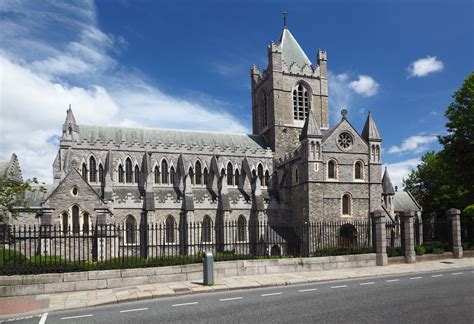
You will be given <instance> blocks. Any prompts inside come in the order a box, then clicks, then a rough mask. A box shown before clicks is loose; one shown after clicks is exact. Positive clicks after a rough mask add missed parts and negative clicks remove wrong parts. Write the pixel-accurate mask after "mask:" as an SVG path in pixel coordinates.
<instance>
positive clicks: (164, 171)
mask: <svg viewBox="0 0 474 324" xmlns="http://www.w3.org/2000/svg"><path fill="white" fill-rule="evenodd" d="M161 183H162V184H167V183H168V162H166V160H165V159H163V161H161Z"/></svg>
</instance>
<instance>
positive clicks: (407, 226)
mask: <svg viewBox="0 0 474 324" xmlns="http://www.w3.org/2000/svg"><path fill="white" fill-rule="evenodd" d="M400 214H401V215H400V218H401V221H402V227H403V231H402V233H403V236H402V240H403V245H402V246H403V247H404V251H403V252H404V255H405V261H406V263H415V262H416V254H415V237H414V224H413V217H414V216H415V211H413V210H404V211H402V212H401V213H400Z"/></svg>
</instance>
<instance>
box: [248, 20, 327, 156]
mask: <svg viewBox="0 0 474 324" xmlns="http://www.w3.org/2000/svg"><path fill="white" fill-rule="evenodd" d="M316 62H317V64H316V65H314V64H312V63H311V61H310V60H309V58H308V57H307V56H306V54H305V52H304V51H303V49H302V48H301V46H300V45H299V44H298V42H297V41H296V39H295V38H294V37H293V35H292V34H291V32H290V31H289V29H288V28H287V26H286V19H285V24H284V26H283V31H282V34H281V37H280V40H279V42H278V43H273V42H272V43H270V44H269V45H268V66H267V68H266V69H265V70H263V71H262V72H261V71H260V70H259V69H258V67H257V66H255V65H253V66H252V68H251V71H250V76H251V82H252V128H253V134H255V135H263V136H264V137H265V138H266V140H267V141H268V143H269V144H270V146H271V149H272V150H273V151H274V152H275V158H279V157H282V156H284V155H285V153H289V152H292V151H293V150H294V149H296V147H298V145H299V144H300V141H299V136H300V134H301V130H302V129H303V126H304V123H305V120H306V118H307V116H308V114H309V111H310V110H311V111H312V112H313V114H314V118H315V120H316V122H317V123H318V125H319V126H320V128H321V129H322V130H325V129H327V128H329V111H328V82H327V54H326V51H325V50H318V52H317V56H316Z"/></svg>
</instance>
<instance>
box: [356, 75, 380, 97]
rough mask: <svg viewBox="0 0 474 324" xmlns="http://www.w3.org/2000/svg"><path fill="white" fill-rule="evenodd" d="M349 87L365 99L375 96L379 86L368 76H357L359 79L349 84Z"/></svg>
mask: <svg viewBox="0 0 474 324" xmlns="http://www.w3.org/2000/svg"><path fill="white" fill-rule="evenodd" d="M349 87H350V88H351V89H352V90H354V91H355V92H356V93H358V94H360V95H362V96H366V97H371V96H374V95H376V94H377V92H378V90H379V84H378V83H377V82H376V81H375V80H374V79H373V78H372V77H371V76H369V75H359V79H358V80H354V81H352V82H351V83H349Z"/></svg>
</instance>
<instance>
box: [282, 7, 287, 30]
mask: <svg viewBox="0 0 474 324" xmlns="http://www.w3.org/2000/svg"><path fill="white" fill-rule="evenodd" d="M287 16H288V11H287V10H285V11H283V28H284V29H286V17H287Z"/></svg>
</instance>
